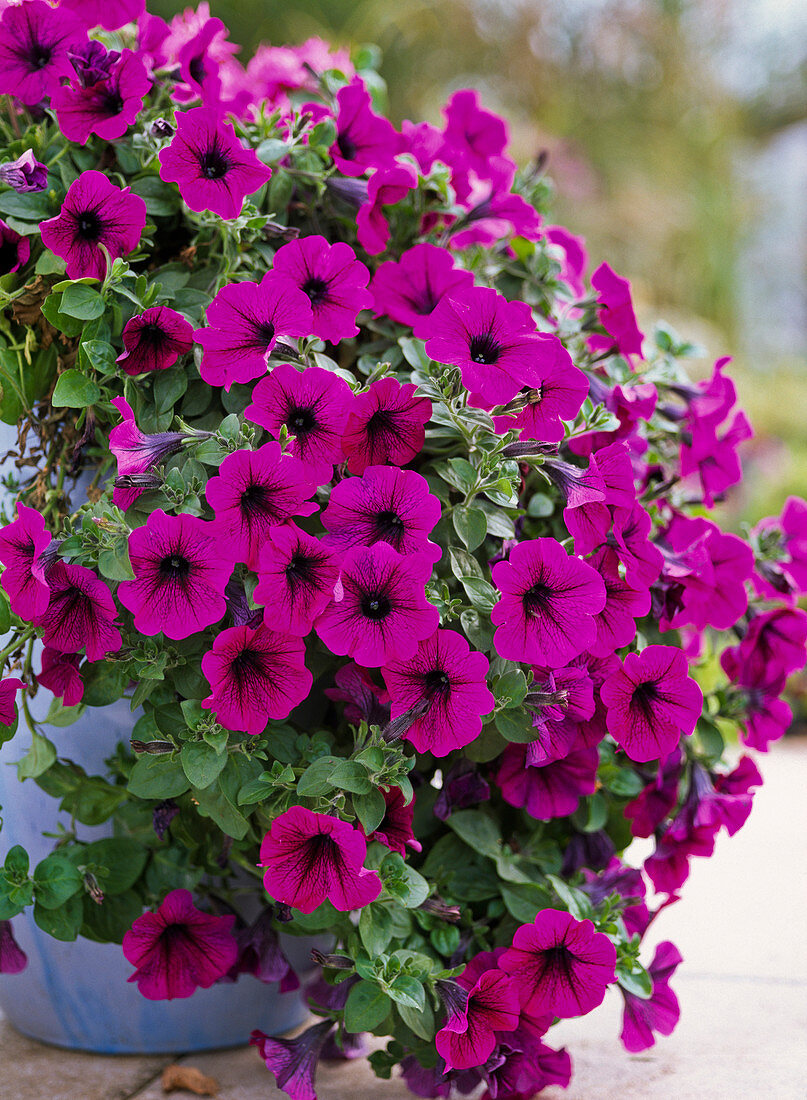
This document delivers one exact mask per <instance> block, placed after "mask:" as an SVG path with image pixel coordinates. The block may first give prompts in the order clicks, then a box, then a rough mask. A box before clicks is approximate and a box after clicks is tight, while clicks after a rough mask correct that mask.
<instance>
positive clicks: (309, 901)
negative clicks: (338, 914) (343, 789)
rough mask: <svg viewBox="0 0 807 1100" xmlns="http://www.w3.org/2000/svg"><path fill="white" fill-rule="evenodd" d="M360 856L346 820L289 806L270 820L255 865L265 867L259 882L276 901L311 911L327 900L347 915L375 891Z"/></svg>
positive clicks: (360, 846) (362, 846)
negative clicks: (258, 858)
mask: <svg viewBox="0 0 807 1100" xmlns="http://www.w3.org/2000/svg"><path fill="white" fill-rule="evenodd" d="M366 855H367V842H366V841H365V839H364V837H363V835H362V834H361V833H360V832H359V831H358V830H357V829H354V828H353V826H352V825H349V824H348V823H347V822H346V821H340V820H339V818H337V817H331V816H330V815H329V814H315V813H312V811H311V810H307V809H306V808H305V807H304V806H292V807H291V808H290V809H288V810H286V811H285V812H284V813H282V814H281V815H280V816H279V817H276V818H275V820H274V821H273V822H272V826H271V828H270V830H269V832H268V833H267V834H266V836H265V837H264V838H263V843H262V844H261V856H260V862H259V864H258V866H260V867H265V868H266V872H265V874H264V876H263V884H264V886H265V887H266V890H267V892H268V893H269V894H270V895H271V896H272V897H273V898H274V899H275V900H276V901H280V902H283V903H284V904H285V905H290V906H292V908H294V909H299V910H300V912H301V913H313V911H314V910H315V909H316V908H317V906H319V905H321V904H322V903H323V901H325V899H326V898H328V899H329V900H330V901H331V902H332V903H333V905H334V906H335V908H336V909H339V910H341V911H342V912H349V911H350V910H351V909H361V908H362V907H363V906H365V905H369V904H370V902H371V901H375V899H376V898H377V897H378V895H379V894H380V893H381V880H380V879H379V877H378V875H377V874H376V872H375V871H368V870H366V868H365V867H364V858H365V856H366Z"/></svg>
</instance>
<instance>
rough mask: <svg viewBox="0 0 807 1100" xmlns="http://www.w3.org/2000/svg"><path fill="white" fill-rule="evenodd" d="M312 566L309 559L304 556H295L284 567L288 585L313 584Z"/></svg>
mask: <svg viewBox="0 0 807 1100" xmlns="http://www.w3.org/2000/svg"><path fill="white" fill-rule="evenodd" d="M313 566H314V563H313V561H312V560H311V558H307V557H305V555H304V554H295V555H294V557H293V558H292V559H291V560H290V561H289V564H288V565H287V566H286V577H287V578H288V581H289V584H291V585H292V586H294V585H295V584H300V583H302V584H313V583H314V580H315V577H314V568H313Z"/></svg>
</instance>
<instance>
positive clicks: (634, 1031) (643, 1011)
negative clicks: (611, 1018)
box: [620, 940, 684, 1054]
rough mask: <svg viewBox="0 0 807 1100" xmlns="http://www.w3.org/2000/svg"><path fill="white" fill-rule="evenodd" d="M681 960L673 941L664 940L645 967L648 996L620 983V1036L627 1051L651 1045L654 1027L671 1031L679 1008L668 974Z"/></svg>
mask: <svg viewBox="0 0 807 1100" xmlns="http://www.w3.org/2000/svg"><path fill="white" fill-rule="evenodd" d="M683 961H684V960H683V957H682V955H681V952H680V951H679V950H678V948H677V947H676V946H675V944H674V943H670V941H669V940H665V941H664V942H663V943H660V944H659V945H658V947H657V948H656V951H655V954H654V955H653V961H652V962H651V964H650V966H649V967H648V968H647V972H648V974H649V975H650V978H651V979H652V982H653V992H652V994H651V996H650V997H649V998H648V999H642V998H641V997H637V996H636V995H635V994H634V993H628V992H627V991H626V990H624V989H622V988H621V987H620V993H621V994H622V996H623V998H624V1000H625V1010H624V1014H623V1017H622V1034H621V1035H620V1039H621V1040H622V1045H623V1047H624V1048H625V1050H628V1051H630V1053H631V1054H638V1053H639V1051H641V1050H647V1049H648V1048H649V1047H652V1046H653V1045H654V1044H655V1042H656V1040H655V1037H654V1035H653V1032H654V1031H657V1032H658V1033H659V1035H672V1033H673V1031H674V1030H675V1025H676V1024H677V1023H678V1018H679V1016H680V1015H681V1010H680V1008H679V1007H678V998H677V997H676V996H675V994H674V993H673V991H672V990H671V989H670V978H672V976H673V974H674V973H675V970H676V967H677V966H678V965H679V963H682V962H683Z"/></svg>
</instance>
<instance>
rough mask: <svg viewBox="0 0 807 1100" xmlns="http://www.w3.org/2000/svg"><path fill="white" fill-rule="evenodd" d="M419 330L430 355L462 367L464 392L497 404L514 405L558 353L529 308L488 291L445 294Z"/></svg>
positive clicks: (470, 290)
mask: <svg viewBox="0 0 807 1100" xmlns="http://www.w3.org/2000/svg"><path fill="white" fill-rule="evenodd" d="M421 332H422V335H423V337H424V339H426V353H427V354H428V355H430V356H431V357H432V359H436V360H437V361H438V362H439V363H454V364H455V365H456V366H458V367H459V368H460V370H461V372H462V381H463V383H464V384H465V387H466V389H468V390H470V391H471V392H472V393H478V394H480V395H481V396H482V398H484V400H485V401H487V402H490V403H491V404H493V405H503V404H505V403H506V402H507V401H510V400H511V399H512V398H513V397H515V395H516V394H517V393H518V391H519V390H520V389H521V387H522V386H523V385H525V384H528V382H529V378H530V377H535V378H538V379H540V377H541V375H542V371H543V370H544V369H545V368H549V367H551V366H552V365H553V364H554V362H555V359H556V356H557V354H558V353H557V349H556V346H555V345H556V340H557V338H556V337H551V338H548V335H547V334H546V333H543V334H541V333H538V332H536V329H535V321H534V320H533V318H532V311H531V310H530V307H529V306H528V305H526V304H525V303H524V302H508V301H507V299H506V298H504V297H503V296H502V295H501V294H499V293H497V291H495V290H491V289H490V288H489V287H481V286H474V287H469V288H467V289H463V291H462V295H461V296H459V295H458V296H457V297H454V296H452V295H450V294H449V295H445V296H444V297H443V298H442V299H441V300H440V302H439V304H438V305H437V308H436V309H435V310H434V312H433V313H432V315H431V317H430V318H429V320H428V323H426V322H424V323H423V325H422V326H421ZM572 369H576V368H572Z"/></svg>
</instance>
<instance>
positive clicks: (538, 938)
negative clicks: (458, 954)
mask: <svg viewBox="0 0 807 1100" xmlns="http://www.w3.org/2000/svg"><path fill="white" fill-rule="evenodd" d="M499 965H500V966H501V968H502V969H503V970H505V971H506V972H507V973H508V974H511V975H512V978H513V981H514V982H515V984H516V987H517V988H518V991H519V997H520V1000H521V1005H522V1008H523V1009H525V1010H526V1011H527V1012H529V1013H531V1014H533V1015H535V1016H539V1015H544V1014H547V1015H552V1016H561V1017H568V1016H585V1014H586V1013H587V1012H591V1010H592V1009H593V1008H596V1007H597V1005H599V1004H601V1003H602V1001H603V998H604V997H605V991H606V989H607V988H608V986H609V985H610V984H611V983H612V982H613V981H615V979H616V974H615V965H616V948H615V947H614V945H613V944H612V943H611V941H610V940H609V939H608V937H607V936H605V935H603V933H602V932H596V931H595V929H594V925H593V924H592V923H591V921H590V920H575V918H574V917H573V916H572V915H571V913H563V912H561V911H559V910H557V909H542V910H541V911H540V912H539V913H538V914H537V916H536V917H535V920H534V921H533V923H532V924H523V925H522V926H521V927H520V928H518V929H516V933H515V935H514V937H513V946H512V947H510V948H508V949H507V951H505V953H504V954H503V955H502V957H501V960H500V962H499Z"/></svg>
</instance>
